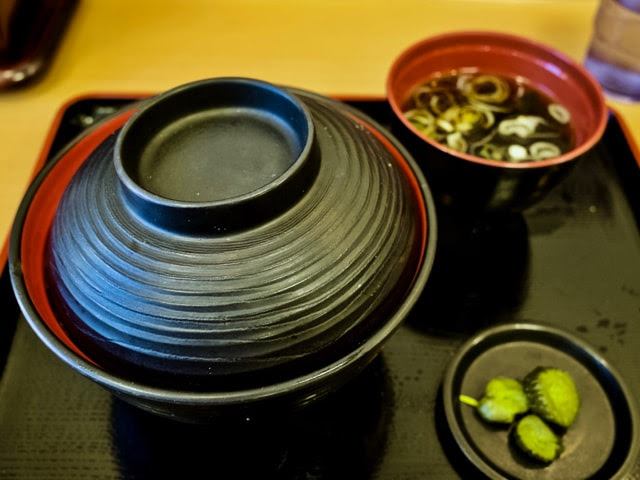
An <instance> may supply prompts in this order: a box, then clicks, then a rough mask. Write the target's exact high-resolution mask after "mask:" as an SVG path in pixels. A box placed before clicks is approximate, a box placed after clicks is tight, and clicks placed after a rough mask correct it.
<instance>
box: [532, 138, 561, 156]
mask: <svg viewBox="0 0 640 480" xmlns="http://www.w3.org/2000/svg"><path fill="white" fill-rule="evenodd" d="M529 152H530V153H531V158H533V159H534V160H543V159H545V158H553V157H558V156H560V154H561V151H560V147H558V146H557V145H556V144H554V143H551V142H535V143H532V144H531V146H530V147H529Z"/></svg>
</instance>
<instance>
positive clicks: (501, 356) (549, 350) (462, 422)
mask: <svg viewBox="0 0 640 480" xmlns="http://www.w3.org/2000/svg"><path fill="white" fill-rule="evenodd" d="M537 366H551V367H557V368H560V369H564V370H566V371H567V372H569V374H570V375H571V376H572V377H573V379H574V381H575V383H576V386H577V388H578V392H579V394H580V398H581V406H580V411H579V413H578V417H577V418H576V421H575V423H574V424H573V425H571V427H569V428H568V429H567V431H566V433H565V434H564V435H563V443H564V448H565V449H564V451H563V453H562V454H561V455H560V457H559V458H558V459H556V460H555V461H554V462H552V463H551V464H549V465H548V466H545V465H543V464H541V463H539V462H535V461H533V460H530V459H528V458H526V456H525V455H523V454H521V453H520V452H519V451H516V449H515V448H513V447H512V445H511V443H510V442H509V438H508V437H509V429H508V427H505V428H499V427H493V426H491V425H488V424H487V423H486V422H484V421H483V420H482V419H481V418H480V416H479V415H478V414H477V412H476V411H475V409H474V408H472V407H470V406H468V405H465V404H463V403H461V402H460V400H459V396H460V395H468V396H471V397H474V398H478V399H479V398H480V397H481V396H482V393H483V392H484V388H485V385H486V383H487V382H488V381H489V380H490V379H491V378H493V377H496V376H500V375H504V376H509V377H512V378H517V379H522V378H523V377H524V376H525V375H526V374H527V373H528V372H530V371H531V370H533V369H534V368H535V367H537ZM442 396H443V406H444V412H445V417H446V422H447V424H448V427H449V433H450V434H451V436H452V437H453V439H454V443H455V444H457V447H458V449H459V450H460V451H461V452H462V454H463V455H464V456H465V457H466V458H467V460H469V461H470V462H471V463H472V464H473V465H474V466H475V467H476V468H477V469H478V470H479V471H480V472H482V473H483V474H484V475H486V476H488V477H489V478H494V479H504V478H509V479H523V480H527V479H531V480H534V479H539V478H545V479H562V480H570V479H576V480H577V479H582V480H585V479H614V478H622V477H623V476H624V475H625V473H626V472H628V471H629V469H630V468H631V467H632V466H633V462H634V460H635V455H637V451H638V446H639V444H640V440H639V431H638V418H637V417H638V412H637V407H636V405H635V401H634V399H633V397H632V396H631V394H630V392H629V390H628V388H627V387H626V386H625V384H624V381H623V380H622V378H621V377H620V375H619V374H618V373H617V372H616V371H615V369H613V368H612V367H611V365H609V364H608V363H607V361H606V360H605V359H604V358H602V357H601V356H600V355H599V354H598V353H597V352H596V351H595V350H594V349H593V348H592V347H590V346H589V345H588V344H586V343H585V342H583V341H582V340H580V339H579V338H577V337H575V336H573V335H571V334H569V333H567V332H564V331H562V330H559V329H556V328H552V327H548V326H542V325H536V324H527V323H514V324H506V325H500V326H498V327H493V328H490V329H487V330H485V331H483V332H482V333H480V334H478V335H477V336H475V337H473V338H472V339H470V340H469V341H468V342H466V343H465V345H464V346H463V347H462V348H461V349H460V350H459V352H458V353H457V354H456V356H455V357H454V358H453V360H452V362H451V364H450V365H449V367H448V369H447V371H446V373H445V377H444V381H443V388H442Z"/></svg>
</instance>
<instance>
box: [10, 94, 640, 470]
mask: <svg viewBox="0 0 640 480" xmlns="http://www.w3.org/2000/svg"><path fill="white" fill-rule="evenodd" d="M118 102H119V100H118V99H116V103H118ZM355 105H357V106H358V107H359V108H361V109H363V110H365V111H366V113H368V114H369V115H371V116H373V117H374V118H376V119H378V120H379V121H381V122H383V123H384V122H386V120H387V118H388V111H387V107H386V104H385V103H384V102H356V103H355ZM110 108H111V107H110V104H109V101H108V100H101V101H91V100H88V101H86V102H83V103H81V104H78V105H75V106H72V107H71V109H70V114H69V116H68V117H67V118H66V119H65V120H64V121H63V125H62V128H61V132H62V133H63V134H64V133H67V134H69V133H70V134H71V135H73V134H74V133H75V132H76V131H78V130H79V129H80V125H81V124H82V123H86V122H87V119H88V118H89V117H92V116H93V115H95V114H96V113H98V112H99V111H101V110H107V111H109V110H110ZM82 119H84V120H82ZM62 138H63V137H59V139H57V140H56V141H55V142H54V145H64V144H65V143H66V141H68V139H70V138H71V136H67V137H66V139H65V140H62ZM639 177H640V175H639V173H638V166H637V164H636V162H635V159H634V158H633V154H632V152H631V151H630V149H629V147H628V145H627V143H626V139H625V137H624V136H623V134H622V131H621V130H620V127H619V126H618V124H617V122H616V120H615V118H613V117H612V118H611V120H610V122H609V126H608V128H607V132H606V134H605V137H604V139H603V141H602V142H601V143H600V145H598V147H597V148H596V149H595V150H594V152H592V154H591V155H589V157H588V158H587V159H585V161H584V162H582V163H581V164H580V165H579V166H578V168H576V169H575V170H573V171H572V172H571V173H570V175H569V176H568V177H567V178H566V179H565V181H563V182H562V183H561V184H560V185H559V186H558V187H557V188H556V189H554V190H553V191H552V192H550V194H549V195H548V196H547V197H546V198H545V199H544V201H542V202H541V203H540V204H539V205H537V206H536V207H535V208H531V209H529V210H527V211H525V212H524V213H523V214H521V215H506V216H502V217H494V218H486V219H482V220H469V219H467V220H462V219H455V218H452V217H450V216H447V215H446V212H445V213H444V214H441V215H440V220H441V221H440V225H439V227H440V228H439V232H440V245H439V251H438V255H437V258H436V264H435V266H434V271H433V273H432V276H431V278H430V281H429V283H428V285H427V288H426V289H425V292H424V294H423V297H422V299H421V301H420V303H419V305H418V306H417V307H416V308H415V309H414V311H413V312H412V314H411V316H410V318H409V319H408V321H407V322H406V323H405V325H404V326H403V327H401V328H400V329H399V330H398V331H397V332H396V334H395V335H394V336H393V337H392V338H391V339H390V341H389V342H388V343H387V344H386V346H385V348H384V350H383V352H382V355H381V356H380V357H379V358H378V360H377V361H376V362H374V363H373V364H372V365H371V366H370V368H369V369H368V370H367V371H366V372H365V374H364V375H363V376H362V377H361V378H359V379H358V380H357V381H356V382H353V383H352V384H351V385H349V386H348V387H347V389H345V390H344V391H343V392H341V393H340V394H339V395H337V396H336V397H333V398H330V399H327V400H328V401H327V402H323V403H322V404H319V405H317V406H316V407H314V409H316V411H317V412H318V413H316V414H314V413H313V411H309V412H307V413H303V414H301V415H300V416H297V417H288V416H279V417H276V418H266V419H259V418H248V419H245V420H244V421H243V422H242V423H241V424H240V425H228V424H226V425H212V426H208V427H201V426H191V425H183V424H178V423H174V422H171V421H169V420H165V419H159V418H156V417H152V416H149V415H147V414H144V413H142V412H140V411H138V410H136V409H134V408H132V407H129V406H126V405H125V404H123V403H122V402H121V401H119V400H117V399H115V398H114V397H112V396H110V395H109V394H108V393H107V392H105V391H104V390H102V389H101V388H99V387H97V386H96V385H94V384H92V382H90V381H88V380H86V379H84V378H82V377H80V376H79V375H77V374H75V373H73V372H72V371H71V370H70V369H69V368H68V367H67V366H66V365H64V364H63V363H62V362H60V361H59V360H58V359H56V358H55V357H54V356H53V355H52V354H51V353H49V352H48V351H47V350H46V348H45V347H44V346H42V345H41V344H40V342H39V341H38V340H37V338H36V337H35V335H34V334H33V333H32V332H31V330H30V329H29V328H28V326H27V325H26V323H25V321H24V320H23V319H21V318H19V316H18V314H17V313H15V310H13V312H14V313H15V315H13V316H12V315H9V314H5V315H4V317H3V321H2V330H3V333H4V332H5V331H7V332H11V331H12V330H13V326H12V325H14V324H16V321H17V328H16V329H15V335H14V336H13V339H12V343H11V344H10V345H9V347H10V350H9V351H8V356H7V363H6V366H5V369H4V372H3V375H2V378H1V380H0V431H1V432H2V434H1V435H0V472H2V475H4V476H5V477H7V478H61V479H62V478H64V479H84V478H91V477H93V478H176V477H177V476H181V477H183V478H187V477H188V476H189V475H190V474H192V478H198V476H199V474H198V472H200V471H201V469H202V468H204V469H205V472H206V473H205V475H208V474H210V473H211V472H212V471H215V472H216V473H218V474H219V477H221V478H225V477H226V478H233V477H234V476H235V477H236V478H242V477H243V474H244V476H246V475H247V474H252V473H253V474H255V473H256V472H259V474H260V475H261V476H262V477H263V478H269V477H278V478H285V479H303V478H317V479H333V478H376V479H387V478H403V479H424V478H481V476H480V475H479V473H478V472H477V471H476V470H475V469H474V468H473V466H471V465H470V464H469V462H467V461H466V459H465V458H464V457H462V456H461V455H460V453H459V451H457V449H456V447H455V444H452V443H451V442H450V441H449V440H448V439H449V437H450V435H448V433H447V424H446V422H445V421H444V415H443V412H442V403H441V400H440V391H439V389H440V385H441V381H442V375H443V374H444V372H445V370H446V368H447V366H448V365H449V362H450V361H451V359H452V358H453V356H454V355H455V353H456V351H457V350H458V348H459V347H460V346H461V345H462V344H463V342H464V341H465V340H467V339H468V338H470V337H471V336H472V335H473V334H474V333H476V332H478V331H479V330H480V329H482V328H484V327H488V326H491V325H496V324H500V323H505V322H512V321H528V322H535V323H543V324H544V323H547V324H551V325H558V326H561V327H563V328H565V329H567V330H568V331H570V332H572V333H574V334H575V335H576V336H578V337H579V338H581V339H583V340H585V341H588V342H589V343H590V344H592V345H593V346H594V347H595V349H596V350H597V351H598V352H600V353H601V354H602V355H604V356H605V358H606V359H607V360H608V361H610V362H611V364H612V365H614V366H615V367H616V368H617V369H618V371H619V372H620V374H621V376H622V377H623V379H624V380H625V381H626V383H627V384H628V385H629V387H630V390H631V392H632V393H633V395H634V396H635V398H638V397H639V396H640V371H639V370H638V369H637V367H636V365H638V364H640V348H639V347H640V321H639V320H638V314H639V312H640V237H639V235H638V224H637V216H636V215H637V212H638V210H639V209H640V204H639V203H638V194H637V193H634V190H635V192H637V191H638V190H639V189H638V188H637V185H638V182H639V181H640V178H639ZM625 186H631V187H634V186H636V187H635V189H633V188H632V189H629V190H628V189H627V188H625ZM3 281H4V279H3ZM7 286H8V285H7ZM1 293H2V294H3V298H4V299H5V300H4V303H5V305H6V306H7V307H6V308H7V310H5V311H8V312H10V311H11V310H10V309H11V308H14V307H13V304H12V303H11V294H10V291H9V292H7V289H6V288H5V289H4V290H2V292H1ZM631 475H636V476H637V475H640V465H639V464H638V463H636V465H635V466H634V468H633V471H632V474H631Z"/></svg>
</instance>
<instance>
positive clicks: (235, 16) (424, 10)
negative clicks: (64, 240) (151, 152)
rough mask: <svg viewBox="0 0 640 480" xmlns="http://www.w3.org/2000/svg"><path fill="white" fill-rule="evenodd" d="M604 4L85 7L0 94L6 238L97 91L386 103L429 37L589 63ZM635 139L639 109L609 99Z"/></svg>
mask: <svg viewBox="0 0 640 480" xmlns="http://www.w3.org/2000/svg"><path fill="white" fill-rule="evenodd" d="M597 5H598V1H597V0H530V1H527V0H368V1H363V0H314V1H310V0H262V1H261V0H136V1H130V0H80V4H79V6H78V8H77V9H76V11H75V13H74V15H73V17H72V19H71V22H70V24H69V27H68V30H67V31H66V33H65V35H64V37H63V38H62V40H61V43H60V45H59V48H58V49H57V52H56V55H55V57H54V59H53V62H52V64H51V65H50V67H49V68H48V70H47V71H46V72H45V74H44V75H43V76H42V77H41V78H40V79H39V80H38V81H37V82H34V83H32V84H30V85H26V86H24V87H22V88H19V89H12V90H6V91H3V92H0V128H1V130H0V172H1V175H0V182H1V183H0V235H2V236H3V237H6V236H7V234H8V233H9V230H10V228H11V224H12V221H13V217H14V214H15V211H16V209H17V207H18V204H19V202H20V199H21V197H22V195H23V193H24V191H25V189H26V187H27V185H28V183H29V180H30V178H31V176H32V174H33V169H34V167H35V165H36V162H37V159H38V155H39V153H40V150H41V149H42V146H43V143H44V141H45V139H46V136H47V133H48V131H49V128H50V125H51V123H52V121H53V120H54V118H55V116H56V113H57V112H58V111H59V109H60V108H61V106H62V105H64V104H65V103H66V102H67V101H69V100H71V99H73V98H75V97H78V96H82V95H86V94H95V93H115V94H120V93H156V92H161V91H163V90H166V89H168V88H171V87H173V86H176V85H179V84H182V83H186V82H189V81H192V80H197V79H202V78H207V77H216V76H248V77H254V78H258V79H262V80H266V81H270V82H275V83H281V84H286V85H290V86H295V87H299V88H303V89H306V90H312V91H315V92H318V93H321V94H325V95H353V96H380V97H382V96H384V94H385V79H386V74H387V71H388V69H389V66H390V65H391V63H392V62H393V60H394V58H395V57H396V56H397V55H398V54H399V53H400V52H401V51H402V50H403V49H404V48H405V47H407V46H408V45H410V44H411V43H413V42H415V41H417V40H420V39H422V38H424V37H427V36H430V35H433V34H438V33H443V32H447V31H455V30H471V29H486V30H497V31H504V32H510V33H515V34H519V35H522V36H525V37H529V38H531V39H534V40H538V41H541V42H544V43H546V44H548V45H550V46H553V47H555V48H557V49H558V50H560V51H562V52H564V53H566V54H567V55H569V56H570V57H572V58H573V59H575V60H576V61H579V62H581V61H582V60H583V58H584V55H585V52H586V50H587V46H588V43H589V37H590V33H591V29H592V22H593V17H594V15H595V12H596V9H597ZM610 105H611V106H612V107H613V108H615V109H616V110H617V111H618V112H619V113H620V114H621V115H622V117H623V120H624V121H625V123H626V124H627V126H628V127H629V129H630V131H631V132H632V133H633V135H634V137H635V139H636V141H638V138H639V137H640V130H639V129H640V105H632V104H623V103H617V102H612V101H611V102H610Z"/></svg>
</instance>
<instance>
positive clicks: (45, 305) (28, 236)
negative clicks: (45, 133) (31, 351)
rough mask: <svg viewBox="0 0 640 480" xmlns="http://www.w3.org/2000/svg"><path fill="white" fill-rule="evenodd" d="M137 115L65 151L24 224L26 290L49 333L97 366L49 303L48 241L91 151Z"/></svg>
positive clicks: (115, 122)
mask: <svg viewBox="0 0 640 480" xmlns="http://www.w3.org/2000/svg"><path fill="white" fill-rule="evenodd" d="M133 112H134V110H131V111H128V112H125V113H123V114H121V115H119V116H117V117H114V118H113V119H111V120H109V121H107V122H105V123H103V124H101V125H100V126H99V127H97V128H96V129H95V130H93V131H92V133H91V134H90V135H87V136H85V137H83V138H82V139H81V140H79V141H78V142H77V143H75V144H74V145H73V146H72V147H71V148H70V149H69V150H67V151H66V152H65V154H64V155H63V157H62V158H61V159H60V160H59V161H58V162H57V163H56V164H55V165H54V166H53V168H52V169H51V170H50V171H49V172H48V173H47V175H46V177H45V178H44V179H43V181H42V183H41V184H40V185H39V187H38V190H37V191H36V193H35V195H34V196H33V199H32V200H31V204H30V205H29V210H28V211H27V214H26V216H25V218H24V223H23V225H22V235H21V243H20V252H21V254H20V260H21V264H22V271H23V278H24V284H25V288H26V290H27V292H28V294H29V298H30V300H31V302H32V303H33V305H34V307H35V309H36V310H37V312H38V314H39V315H40V317H41V318H42V320H43V322H44V323H45V324H46V326H47V327H48V328H49V330H51V332H52V333H53V334H54V335H55V336H56V337H57V338H58V339H59V340H60V341H61V342H62V343H64V345H65V346H66V347H68V348H69V349H70V350H72V351H73V352H74V353H76V354H77V355H79V356H80V357H82V358H83V359H85V360H88V361H90V362H91V363H94V364H95V362H94V361H92V360H91V358H89V356H88V355H87V354H85V353H84V352H82V351H81V350H80V348H78V347H77V346H76V345H75V344H74V343H73V341H71V339H70V338H69V337H68V336H67V334H66V333H65V331H64V330H63V329H62V327H61V326H60V323H59V322H58V320H57V318H56V314H55V312H54V310H53V307H52V305H51V303H50V301H49V296H48V295H47V290H48V289H49V288H50V287H49V285H47V278H46V275H45V265H46V263H47V259H46V246H47V239H48V236H49V229H50V228H51V224H52V223H53V217H54V215H55V212H56V209H57V208H58V204H59V203H60V199H61V198H62V194H63V193H64V191H65V189H66V187H67V184H68V183H69V181H70V180H71V178H72V177H73V175H74V174H75V173H76V171H77V170H78V168H79V167H80V165H82V163H83V162H84V161H85V160H86V159H87V157H88V156H89V155H90V154H91V152H93V150H94V149H95V148H97V147H98V145H100V143H102V142H103V141H104V140H105V139H106V138H107V137H108V136H109V135H111V134H113V133H114V132H115V131H116V130H117V129H118V128H120V127H122V125H124V123H125V122H126V121H127V119H128V118H129V117H130V116H131V115H132V114H133Z"/></svg>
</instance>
